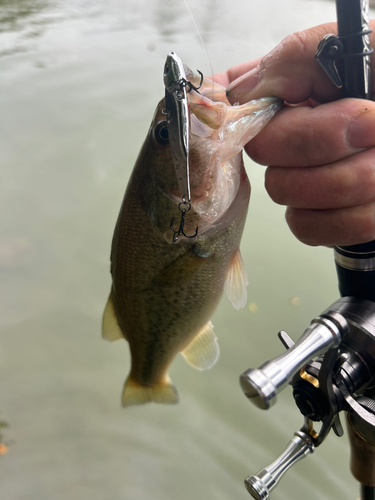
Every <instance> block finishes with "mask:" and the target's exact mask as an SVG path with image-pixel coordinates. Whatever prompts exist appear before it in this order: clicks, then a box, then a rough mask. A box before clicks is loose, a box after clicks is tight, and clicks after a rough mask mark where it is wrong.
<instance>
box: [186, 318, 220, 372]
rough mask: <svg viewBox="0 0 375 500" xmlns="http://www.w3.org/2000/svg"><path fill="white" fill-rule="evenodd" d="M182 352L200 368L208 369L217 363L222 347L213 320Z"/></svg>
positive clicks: (188, 360)
mask: <svg viewBox="0 0 375 500" xmlns="http://www.w3.org/2000/svg"><path fill="white" fill-rule="evenodd" d="M181 354H182V355H183V356H184V358H185V359H186V361H187V362H188V363H190V364H191V365H193V366H194V367H195V368H198V370H207V369H208V368H211V366H213V365H214V364H215V362H216V361H217V359H218V358H219V354H220V349H219V344H218V342H217V337H216V335H215V334H214V331H213V325H212V323H211V321H209V322H208V323H207V324H206V325H205V326H204V327H203V328H202V330H201V331H200V332H199V333H198V335H197V336H196V337H194V339H193V340H192V341H191V342H190V344H189V345H188V346H187V347H185V349H184V350H183V351H182V352H181Z"/></svg>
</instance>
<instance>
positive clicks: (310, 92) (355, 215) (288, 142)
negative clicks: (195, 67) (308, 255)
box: [215, 21, 375, 246]
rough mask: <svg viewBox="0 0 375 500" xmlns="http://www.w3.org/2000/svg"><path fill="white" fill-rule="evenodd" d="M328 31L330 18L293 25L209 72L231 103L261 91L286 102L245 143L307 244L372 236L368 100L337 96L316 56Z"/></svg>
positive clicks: (374, 180)
mask: <svg viewBox="0 0 375 500" xmlns="http://www.w3.org/2000/svg"><path fill="white" fill-rule="evenodd" d="M370 25H372V28H373V29H375V21H373V22H372V23H370ZM335 32H336V24H324V25H321V26H317V27H315V28H312V29H309V30H306V31H302V32H299V33H296V34H294V35H291V36H289V37H287V38H286V39H285V40H283V41H282V42H281V43H280V44H279V45H278V46H277V47H276V48H275V49H274V50H273V51H271V52H270V53H269V54H268V55H267V56H265V57H264V58H263V59H258V60H256V61H252V62H249V63H245V64H243V65H239V66H236V67H233V68H231V69H229V70H228V71H227V72H226V73H223V74H220V75H216V77H215V80H217V81H219V82H220V83H222V84H223V85H225V86H226V85H228V84H229V87H228V88H227V95H228V98H229V100H230V102H232V103H235V102H239V103H240V104H242V103H244V102H247V101H249V100H252V99H258V98H260V97H265V96H276V97H280V98H281V99H283V100H284V101H285V102H286V103H287V105H286V106H285V108H284V109H282V110H281V111H280V112H279V113H278V114H277V115H276V116H275V117H274V118H273V119H272V120H271V122H270V123H269V124H268V125H267V127H266V128H265V129H264V130H263V131H262V132H261V133H260V134H258V135H257V136H256V137H255V138H254V139H253V140H252V141H251V142H250V143H248V144H247V146H246V147H245V149H246V152H247V153H248V154H249V156H250V157H251V158H252V159H253V160H255V161H256V162H257V163H260V164H262V165H268V168H267V170H266V176H265V185H266V189H267V191H268V193H269V195H270V197H271V198H272V200H273V201H275V202H276V203H279V204H282V205H286V206H287V209H286V220H287V223H288V225H289V227H290V229H291V230H292V232H293V234H294V235H295V236H296V237H297V238H298V239H299V240H300V241H302V242H303V243H306V244H308V245H327V246H331V245H352V244H358V243H364V242H366V241H371V240H373V239H375V102H372V101H366V100H360V99H342V100H338V99H339V98H340V95H341V94H340V90H339V89H337V88H336V87H335V86H334V85H333V83H331V82H330V80H329V79H328V77H327V76H326V75H325V73H324V72H323V70H322V69H321V68H320V66H319V65H318V64H317V63H316V61H315V59H314V55H315V53H316V51H317V47H318V44H319V42H320V41H321V40H322V38H323V37H324V36H325V35H326V34H328V33H335ZM371 38H372V40H371V41H372V45H374V46H375V34H372V35H371ZM372 57H373V62H372V64H374V61H375V55H373V56H372ZM374 76H375V75H374ZM374 76H373V81H374V80H375V78H374ZM373 89H375V84H374V83H373Z"/></svg>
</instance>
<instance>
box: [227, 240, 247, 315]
mask: <svg viewBox="0 0 375 500" xmlns="http://www.w3.org/2000/svg"><path fill="white" fill-rule="evenodd" d="M248 284H249V279H248V277H247V272H246V269H245V265H244V263H243V260H242V256H241V252H240V249H238V250H237V252H236V253H235V255H234V257H233V260H232V263H231V265H230V268H229V271H228V276H227V279H226V281H225V285H224V290H225V291H226V292H227V295H228V299H229V300H230V301H231V302H232V304H233V306H234V307H235V308H236V309H241V307H244V306H245V305H246V302H247V291H246V288H247V285H248Z"/></svg>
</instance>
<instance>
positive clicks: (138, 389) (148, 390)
mask: <svg viewBox="0 0 375 500" xmlns="http://www.w3.org/2000/svg"><path fill="white" fill-rule="evenodd" d="M151 402H154V403H164V404H175V403H178V392H177V389H176V388H175V386H174V385H173V384H172V382H171V379H170V378H169V377H168V375H167V376H166V377H165V378H164V380H163V381H162V382H161V383H160V384H155V385H152V386H149V387H147V386H144V385H141V384H139V383H137V382H135V381H134V380H133V379H132V378H131V376H129V377H128V379H127V381H126V382H125V385H124V391H123V393H122V406H124V407H126V406H132V405H141V404H145V403H151Z"/></svg>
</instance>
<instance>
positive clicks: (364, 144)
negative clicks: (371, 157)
mask: <svg viewBox="0 0 375 500" xmlns="http://www.w3.org/2000/svg"><path fill="white" fill-rule="evenodd" d="M346 138H347V141H348V143H349V144H350V146H351V147H352V148H356V149H362V148H370V147H371V146H375V110H369V111H365V112H363V113H361V114H360V115H359V116H357V117H355V118H353V120H352V121H351V122H350V123H349V126H348V128H347V131H346Z"/></svg>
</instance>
